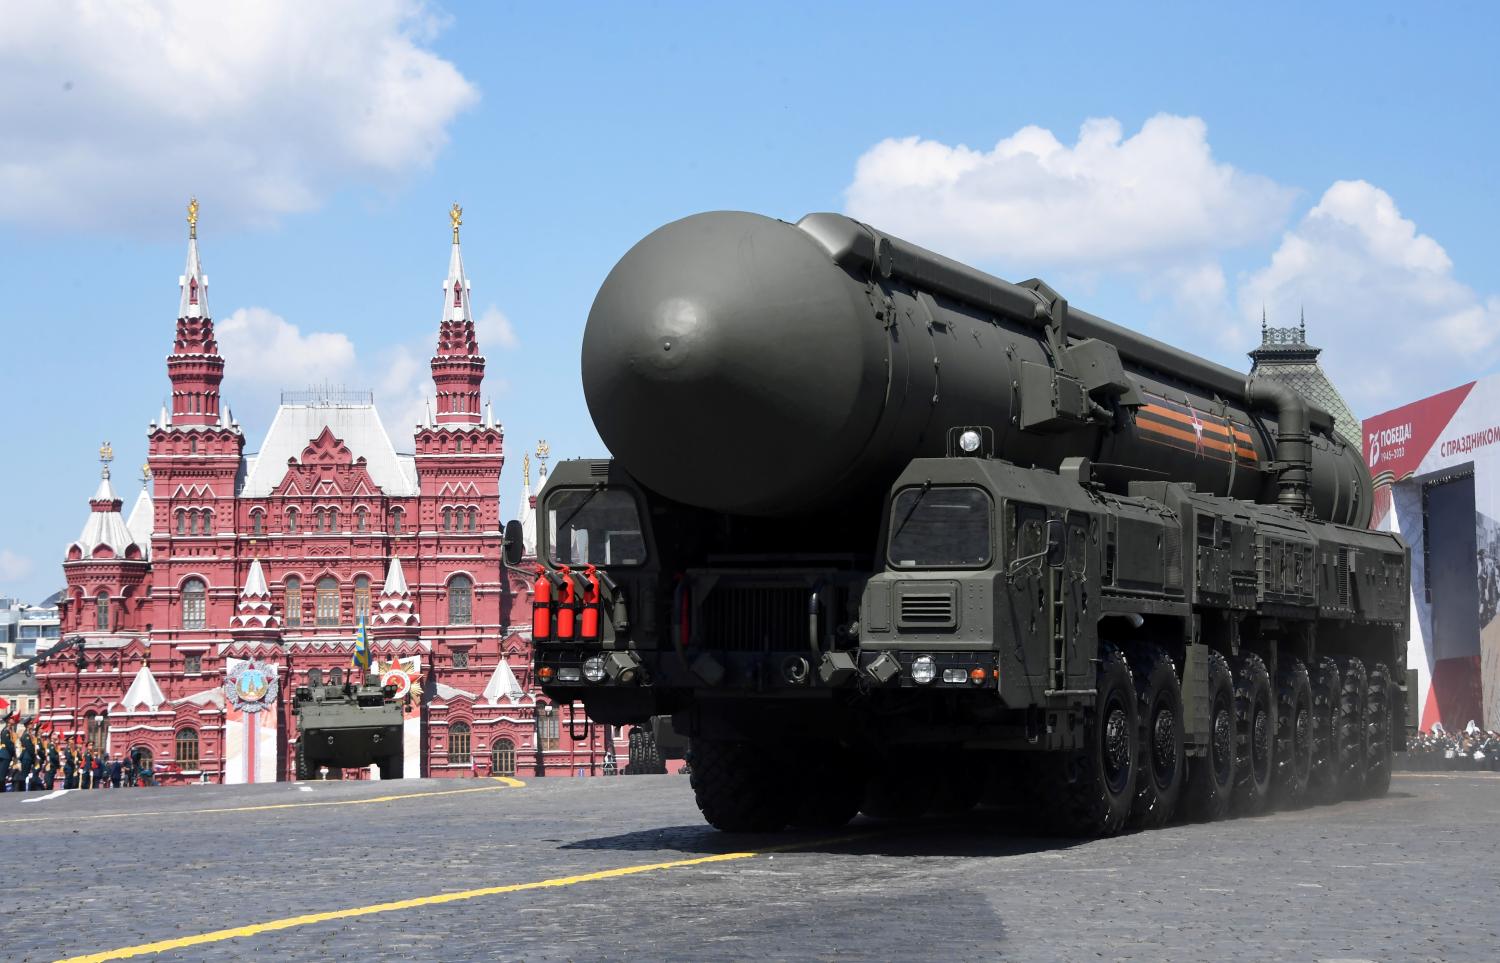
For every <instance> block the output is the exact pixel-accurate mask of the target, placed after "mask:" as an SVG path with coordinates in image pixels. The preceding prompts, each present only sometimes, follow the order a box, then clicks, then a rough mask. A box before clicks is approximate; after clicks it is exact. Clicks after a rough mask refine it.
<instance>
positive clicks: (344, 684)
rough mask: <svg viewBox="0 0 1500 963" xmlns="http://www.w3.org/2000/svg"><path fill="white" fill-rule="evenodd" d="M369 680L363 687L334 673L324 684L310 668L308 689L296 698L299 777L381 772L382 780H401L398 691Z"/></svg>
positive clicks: (301, 688) (320, 675) (299, 690)
mask: <svg viewBox="0 0 1500 963" xmlns="http://www.w3.org/2000/svg"><path fill="white" fill-rule="evenodd" d="M372 679H373V677H371V676H368V675H367V676H366V677H365V681H364V683H363V684H361V685H356V684H355V683H354V681H353V680H346V679H345V678H344V677H343V673H342V672H341V671H339V670H338V669H334V670H333V672H332V673H330V675H329V678H328V680H327V684H326V685H325V684H324V679H323V673H322V670H320V669H311V670H309V671H308V674H307V685H304V686H298V687H297V691H296V692H295V693H294V695H293V701H292V712H293V713H294V714H295V715H296V716H297V730H298V736H297V778H298V779H316V778H317V776H318V770H319V769H320V768H322V767H323V766H327V767H328V768H329V770H330V771H332V772H337V771H338V770H343V769H348V768H360V767H364V766H369V765H371V764H374V765H377V766H379V767H380V778H381V779H400V778H401V776H402V763H403V761H404V758H405V757H404V756H403V754H402V746H401V734H402V722H403V716H402V709H401V703H400V702H398V701H397V699H396V687H395V686H393V685H387V686H382V685H380V684H378V683H377V682H375V681H372Z"/></svg>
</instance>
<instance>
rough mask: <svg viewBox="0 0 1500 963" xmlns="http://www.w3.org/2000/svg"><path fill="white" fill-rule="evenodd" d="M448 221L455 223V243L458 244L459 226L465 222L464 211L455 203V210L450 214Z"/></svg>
mask: <svg viewBox="0 0 1500 963" xmlns="http://www.w3.org/2000/svg"><path fill="white" fill-rule="evenodd" d="M448 220H450V221H452V222H453V243H454V244H457V243H458V226H459V225H460V224H462V223H463V222H464V209H463V208H461V207H459V206H458V202H457V201H455V202H454V203H453V209H452V210H451V211H449V212H448Z"/></svg>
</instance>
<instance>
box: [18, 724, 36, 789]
mask: <svg viewBox="0 0 1500 963" xmlns="http://www.w3.org/2000/svg"><path fill="white" fill-rule="evenodd" d="M16 761H17V765H18V768H19V769H20V770H21V771H20V779H19V780H18V781H17V783H16V787H15V788H16V791H17V792H25V791H26V790H27V789H29V788H30V786H29V785H28V784H29V783H30V781H31V769H32V767H33V766H35V765H36V750H35V749H33V748H32V745H31V736H29V735H27V734H26V731H25V730H24V729H23V730H22V731H21V752H20V754H19V756H18V757H17V760H16Z"/></svg>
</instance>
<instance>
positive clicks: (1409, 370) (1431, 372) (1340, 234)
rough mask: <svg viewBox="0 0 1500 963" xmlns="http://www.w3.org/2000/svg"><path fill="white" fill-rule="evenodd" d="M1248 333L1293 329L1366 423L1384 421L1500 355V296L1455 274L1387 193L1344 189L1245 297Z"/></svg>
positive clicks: (1284, 244)
mask: <svg viewBox="0 0 1500 963" xmlns="http://www.w3.org/2000/svg"><path fill="white" fill-rule="evenodd" d="M1239 302H1240V314H1241V318H1242V324H1243V325H1244V326H1245V328H1246V329H1247V330H1248V329H1249V328H1250V327H1251V326H1252V325H1254V324H1257V323H1259V319H1260V312H1261V306H1262V305H1265V307H1266V310H1267V311H1268V312H1269V314H1270V316H1271V323H1272V324H1283V325H1284V324H1288V323H1292V322H1293V321H1294V320H1295V319H1296V318H1297V316H1298V311H1299V310H1301V309H1302V308H1304V307H1305V309H1306V312H1307V321H1308V340H1309V341H1312V342H1313V343H1315V344H1319V345H1322V346H1323V348H1324V353H1323V357H1322V359H1321V360H1322V361H1323V364H1324V366H1325V367H1326V368H1327V369H1328V371H1329V376H1330V377H1331V378H1332V379H1333V381H1334V383H1335V384H1337V385H1338V386H1339V388H1340V390H1341V391H1343V392H1344V393H1345V395H1346V396H1347V397H1348V399H1349V402H1350V404H1352V405H1353V406H1354V409H1355V411H1356V413H1358V414H1360V415H1362V416H1363V415H1369V414H1374V413H1376V412H1378V411H1382V410H1385V409H1387V408H1391V407H1394V406H1395V405H1397V404H1401V403H1403V402H1404V401H1407V400H1411V399H1413V398H1419V397H1422V396H1424V395H1427V394H1430V393H1432V392H1434V391H1437V390H1441V389H1443V388H1448V387H1452V386H1453V385H1456V384H1459V383H1461V382H1463V381H1465V380H1467V379H1469V378H1472V377H1473V376H1474V375H1476V374H1477V373H1478V372H1480V371H1481V370H1483V369H1484V368H1485V367H1486V366H1488V365H1489V364H1491V363H1493V362H1494V361H1495V360H1496V358H1497V357H1500V297H1496V296H1494V295H1491V296H1488V297H1483V296H1481V295H1479V294H1478V293H1476V292H1475V291H1474V290H1473V289H1471V288H1470V287H1468V286H1467V285H1465V284H1463V283H1462V282H1460V281H1459V280H1458V279H1457V278H1455V277H1454V276H1453V262H1452V261H1451V260H1450V259H1449V257H1448V254H1447V252H1446V251H1444V250H1443V248H1442V245H1440V244H1438V242H1437V241H1435V240H1433V239H1432V238H1431V237H1428V236H1427V235H1425V234H1420V233H1418V232H1417V227H1416V224H1414V223H1413V222H1412V221H1410V220H1407V219H1406V218H1404V217H1402V216H1401V212H1400V210H1398V209H1397V207H1396V203H1395V201H1394V200H1392V199H1391V196H1390V195H1389V194H1387V193H1386V192H1385V191H1383V190H1381V189H1380V188H1378V187H1375V186H1374V185H1372V184H1368V183H1366V182H1364V181H1339V182H1337V183H1335V184H1334V185H1333V186H1332V187H1330V188H1328V190H1327V191H1326V192H1325V193H1324V194H1323V197H1322V199H1320V200H1319V201H1318V204H1317V206H1316V207H1314V208H1313V209H1312V210H1311V211H1309V212H1308V213H1307V215H1306V216H1305V217H1304V218H1303V219H1302V220H1301V222H1299V223H1298V224H1297V225H1296V227H1294V228H1293V229H1292V230H1290V231H1288V232H1287V233H1286V235H1285V236H1284V237H1283V238H1282V240H1281V245H1280V247H1279V248H1277V250H1276V252H1275V253H1274V254H1273V255H1272V256H1271V260H1270V263H1269V264H1268V265H1267V266H1266V267H1265V268H1263V269H1262V270H1260V271H1257V272H1254V273H1253V274H1251V275H1250V276H1249V277H1247V278H1246V279H1245V280H1244V282H1243V283H1242V284H1241V285H1240V287H1239Z"/></svg>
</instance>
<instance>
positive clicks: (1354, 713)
mask: <svg viewBox="0 0 1500 963" xmlns="http://www.w3.org/2000/svg"><path fill="white" fill-rule="evenodd" d="M1339 675H1340V677H1341V678H1340V683H1339V705H1338V727H1339V758H1338V776H1339V796H1340V797H1341V798H1344V799H1354V798H1357V797H1358V796H1359V795H1360V794H1361V793H1363V792H1364V790H1365V765H1366V763H1365V756H1366V753H1367V751H1368V742H1369V731H1368V730H1367V729H1366V728H1365V698H1366V696H1367V695H1368V693H1367V691H1366V687H1367V686H1368V684H1369V680H1368V677H1367V676H1366V674H1365V664H1364V663H1363V662H1361V661H1359V660H1358V659H1340V660H1339Z"/></svg>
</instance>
